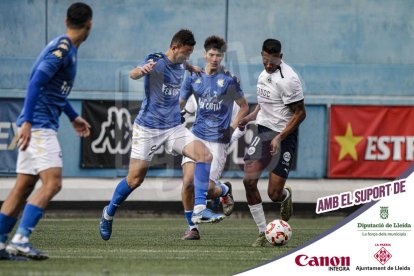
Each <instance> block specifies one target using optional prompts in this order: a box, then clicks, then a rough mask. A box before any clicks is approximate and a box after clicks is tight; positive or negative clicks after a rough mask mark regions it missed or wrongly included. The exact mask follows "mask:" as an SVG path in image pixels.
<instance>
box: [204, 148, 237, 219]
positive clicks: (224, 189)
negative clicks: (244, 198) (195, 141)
mask: <svg viewBox="0 0 414 276" xmlns="http://www.w3.org/2000/svg"><path fill="white" fill-rule="evenodd" d="M204 143H205V144H206V146H207V147H208V149H209V150H210V152H211V154H212V155H213V161H212V162H211V170H210V179H211V180H212V181H213V182H214V183H215V185H214V186H212V185H210V187H209V194H208V197H209V198H210V199H212V207H213V208H214V207H215V205H217V207H218V205H219V203H220V201H221V202H222V203H223V213H224V214H225V215H226V216H230V215H231V213H232V212H233V210H234V200H233V194H232V187H231V184H230V182H225V183H222V182H221V181H220V178H221V175H222V173H223V170H224V166H225V164H226V159H227V145H226V144H221V143H214V142H207V141H205V142H204ZM217 207H216V208H217Z"/></svg>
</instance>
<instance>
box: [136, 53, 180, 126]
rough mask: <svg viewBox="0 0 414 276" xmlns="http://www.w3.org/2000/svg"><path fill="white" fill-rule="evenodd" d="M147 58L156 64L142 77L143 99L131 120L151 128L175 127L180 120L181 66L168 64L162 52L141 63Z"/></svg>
mask: <svg viewBox="0 0 414 276" xmlns="http://www.w3.org/2000/svg"><path fill="white" fill-rule="evenodd" d="M151 60H152V61H154V62H157V64H155V66H154V67H153V70H152V71H151V72H150V73H149V74H148V75H146V76H145V81H144V86H145V98H144V100H143V102H142V104H141V108H140V111H139V113H138V115H137V117H136V119H135V123H137V124H138V125H141V126H144V127H148V128H155V129H168V128H172V127H175V126H178V125H179V124H180V123H181V115H180V105H179V98H180V88H181V84H182V82H183V78H184V73H185V65H184V64H182V63H177V64H175V63H172V62H171V61H170V60H169V59H168V57H167V56H166V55H165V54H163V53H155V54H151V55H148V56H147V57H146V58H145V61H144V63H143V64H142V65H144V64H146V63H148V62H149V61H151Z"/></svg>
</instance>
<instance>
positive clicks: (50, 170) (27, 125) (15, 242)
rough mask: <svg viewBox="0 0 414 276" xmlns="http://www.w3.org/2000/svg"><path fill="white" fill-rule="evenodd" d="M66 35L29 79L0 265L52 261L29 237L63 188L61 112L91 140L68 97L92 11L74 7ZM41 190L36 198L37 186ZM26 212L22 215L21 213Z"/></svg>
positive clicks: (1, 225) (0, 226)
mask: <svg viewBox="0 0 414 276" xmlns="http://www.w3.org/2000/svg"><path fill="white" fill-rule="evenodd" d="M66 27H67V29H66V34H65V35H61V36H58V37H57V38H55V39H53V40H52V41H51V42H50V43H49V44H48V45H47V46H46V47H45V48H44V49H43V51H42V52H41V53H40V55H39V56H38V58H37V60H36V62H35V64H34V66H33V69H32V73H31V75H30V82H29V87H28V89H27V94H26V98H25V102H24V107H23V110H22V111H21V113H20V116H19V117H18V119H17V126H19V134H18V145H19V153H18V158H17V169H16V172H17V179H16V184H15V186H14V187H13V189H12V190H11V191H10V194H9V195H8V196H7V198H6V200H5V201H4V203H3V205H2V207H1V212H0V259H6V260H22V258H18V257H16V256H24V257H26V258H31V259H35V260H44V259H47V258H48V255H47V254H46V253H45V252H42V251H40V250H37V249H35V248H34V247H33V246H32V245H31V244H30V243H29V237H30V235H31V234H32V232H33V230H34V229H35V227H36V225H37V224H38V222H39V220H40V218H41V217H42V216H43V214H44V211H45V208H46V206H47V205H48V203H49V201H50V200H51V199H52V198H53V197H54V196H55V195H56V194H57V193H58V192H59V191H60V189H61V187H62V151H61V149H60V145H59V142H58V140H57V131H58V128H59V117H60V115H61V113H62V111H63V112H64V113H65V114H66V115H67V116H68V117H69V119H70V121H71V122H72V126H73V128H74V129H75V131H76V132H77V133H78V134H79V135H80V136H81V137H86V136H89V128H90V125H89V124H88V123H87V122H86V121H85V120H84V119H83V118H81V117H80V116H79V115H78V114H77V113H76V111H75V110H74V109H73V107H72V106H71V104H70V103H69V101H68V100H67V97H68V95H69V93H70V91H71V89H72V86H73V83H74V80H75V75H76V67H77V51H78V48H79V46H80V45H81V44H82V43H83V42H84V41H85V40H86V39H87V37H88V35H89V32H90V30H91V27H92V9H91V8H90V7H89V6H88V5H86V4H84V3H75V4H73V5H71V6H70V7H69V8H68V10H67V17H66ZM39 178H40V179H41V180H42V184H43V185H42V186H41V187H40V188H39V189H38V190H36V191H35V193H34V194H33V195H32V196H31V197H30V198H29V199H28V200H27V203H26V199H27V198H28V197H29V196H30V194H31V193H32V192H33V190H34V188H35V186H36V182H37V181H38V180H39ZM23 207H24V209H23ZM22 209H23V215H22V217H21V221H20V225H19V227H18V229H17V232H16V234H15V235H14V237H13V239H12V240H11V242H10V243H9V244H8V245H7V248H6V249H7V252H6V250H5V243H6V240H7V235H8V234H9V233H10V232H11V231H12V229H13V227H14V225H15V224H16V222H17V218H18V216H19V214H20V212H21V210H22Z"/></svg>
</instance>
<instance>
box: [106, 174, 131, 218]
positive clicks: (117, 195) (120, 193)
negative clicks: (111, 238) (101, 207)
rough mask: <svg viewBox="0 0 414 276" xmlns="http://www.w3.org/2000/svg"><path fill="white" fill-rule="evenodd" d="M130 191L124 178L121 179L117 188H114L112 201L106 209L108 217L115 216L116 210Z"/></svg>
mask: <svg viewBox="0 0 414 276" xmlns="http://www.w3.org/2000/svg"><path fill="white" fill-rule="evenodd" d="M132 191H133V190H132V189H131V188H130V187H129V186H128V183H127V182H126V178H124V179H122V180H121V182H119V184H118V186H116V189H115V192H114V195H113V196H112V200H111V202H110V203H109V205H108V208H107V209H106V213H107V214H108V216H111V217H113V216H114V215H115V212H116V210H117V209H118V207H119V206H120V205H121V203H122V202H124V201H125V199H126V198H127V197H128V196H129V195H130V194H131V193H132Z"/></svg>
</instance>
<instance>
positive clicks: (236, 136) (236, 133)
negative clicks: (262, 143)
mask: <svg viewBox="0 0 414 276" xmlns="http://www.w3.org/2000/svg"><path fill="white" fill-rule="evenodd" d="M246 132H247V128H246V127H243V129H240V127H237V128H236V129H235V130H234V131H233V134H232V135H231V138H230V144H231V143H233V142H234V141H237V140H239V139H240V138H241V137H243V136H244V135H245V134H246Z"/></svg>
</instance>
